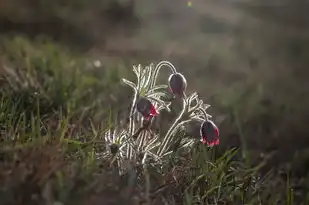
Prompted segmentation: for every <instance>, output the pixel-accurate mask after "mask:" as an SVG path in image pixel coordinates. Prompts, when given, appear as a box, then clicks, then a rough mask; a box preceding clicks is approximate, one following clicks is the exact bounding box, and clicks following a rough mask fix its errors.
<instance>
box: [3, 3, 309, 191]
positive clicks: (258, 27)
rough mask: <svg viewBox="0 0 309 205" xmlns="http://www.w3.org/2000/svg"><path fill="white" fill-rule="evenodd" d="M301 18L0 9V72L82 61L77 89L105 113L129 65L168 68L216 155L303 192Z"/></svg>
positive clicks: (308, 110) (24, 6)
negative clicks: (237, 150) (286, 180)
mask: <svg viewBox="0 0 309 205" xmlns="http://www.w3.org/2000/svg"><path fill="white" fill-rule="evenodd" d="M308 10H309V1H307V0H280V1H279V0H272V1H267V0H191V1H190V2H189V1H187V0H168V1H166V0H104V1H102V0H101V1H100V0H65V1H64V0H53V1H51V0H1V1H0V38H1V39H0V43H1V48H0V49H1V50H0V70H1V72H5V71H6V69H5V68H6V66H9V65H10V66H11V67H15V68H16V69H17V70H18V69H19V67H22V66H21V65H25V62H28V61H27V60H29V58H28V57H27V56H36V57H38V58H40V59H41V60H42V59H45V58H46V59H47V60H48V59H50V58H52V59H53V62H56V63H54V64H53V66H54V67H57V69H60V70H61V69H62V70H63V69H66V68H68V67H70V68H71V66H69V64H67V63H63V62H62V60H63V61H64V60H66V59H64V58H67V59H71V58H73V57H72V56H74V59H77V60H80V59H84V58H87V59H91V61H93V62H96V63H95V66H92V68H91V69H86V68H88V67H87V66H86V65H88V64H85V66H84V67H83V66H81V65H84V64H80V67H83V68H82V71H81V73H80V74H82V75H84V76H87V72H89V73H92V74H95V75H93V76H95V77H97V79H90V77H89V76H88V77H89V78H88V79H87V80H88V81H87V83H85V84H83V85H84V86H85V87H86V88H88V87H92V88H93V84H95V83H93V81H95V80H97V81H98V83H99V84H101V85H103V86H102V87H101V88H102V89H101V88H100V89H96V90H95V91H93V93H92V95H94V96H98V97H102V98H104V100H102V99H101V101H100V103H105V105H106V107H108V108H109V107H110V104H113V105H114V106H115V105H116V106H115V107H117V106H119V107H123V105H124V103H123V100H128V101H129V100H130V99H128V94H127V93H128V92H126V91H123V87H122V86H121V85H118V84H119V79H120V78H121V77H124V75H131V69H132V67H131V66H132V64H136V63H142V64H144V65H148V64H150V63H151V62H154V63H155V62H158V61H160V60H168V61H171V62H172V63H173V64H174V65H175V66H176V67H177V68H178V69H179V70H180V71H181V72H182V73H184V74H185V75H186V77H187V81H188V87H189V91H194V90H197V91H198V93H199V94H200V95H201V97H202V98H203V99H204V100H205V102H207V103H209V104H211V105H212V107H211V109H210V110H211V111H210V112H211V113H212V114H213V115H214V116H215V120H216V121H217V123H218V124H219V126H220V128H221V133H222V134H221V136H222V143H223V145H222V146H221V149H223V150H224V149H226V148H227V147H234V146H237V147H241V148H243V150H245V152H244V153H245V154H247V155H248V156H250V158H251V160H253V161H255V160H256V161H260V160H262V159H264V158H267V159H268V161H267V163H268V168H274V167H275V168H276V169H277V170H279V172H280V170H289V171H292V173H293V176H294V179H295V183H296V184H298V186H299V187H301V189H302V190H305V189H307V188H308V187H307V186H309V177H308V176H307V175H308V171H309V129H308V123H309V106H308V105H309V86H308V77H309V75H308V74H309V71H308V68H309V67H308V66H309V12H308ZM55 53H57V55H56V54H55ZM55 56H56V57H55ZM55 58H57V59H56V60H55ZM30 60H31V62H33V64H31V66H32V67H33V68H35V65H36V64H35V63H34V62H37V59H32V58H31V59H30ZM99 62H100V63H99ZM44 65H45V64H44ZM84 68H85V69H84ZM44 72H45V71H44ZM61 72H62V71H61ZM63 72H67V71H63ZM70 72H71V71H70ZM98 73H100V74H98ZM37 77H38V78H40V75H38V76H37ZM63 78H64V80H67V79H68V78H70V74H66V75H64V77H63ZM97 81H96V82H97ZM83 82H84V81H83ZM89 82H92V83H93V84H91V83H89ZM51 85H52V84H49V85H48V86H51ZM87 86H88V87H87ZM46 88H47V87H46ZM64 96H65V95H64ZM103 96H104V97H103ZM61 99H65V98H61ZM81 99H85V97H81ZM57 102H58V101H57ZM61 102H62V101H60V102H59V103H61ZM124 109H125V108H124ZM102 112H103V111H102ZM95 114H97V112H96V113H95ZM101 114H102V115H104V113H101ZM93 115H94V114H93ZM98 118H99V116H98ZM269 154H271V156H270V155H269ZM268 156H270V157H268ZM279 172H278V173H279Z"/></svg>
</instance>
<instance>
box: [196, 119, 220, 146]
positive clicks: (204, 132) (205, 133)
mask: <svg viewBox="0 0 309 205" xmlns="http://www.w3.org/2000/svg"><path fill="white" fill-rule="evenodd" d="M200 135H201V138H202V142H203V144H207V145H208V146H209V147H213V146H215V145H218V144H219V143H220V139H219V129H218V127H217V126H216V125H215V123H214V122H213V121H211V120H205V121H204V122H203V123H202V124H201V128H200Z"/></svg>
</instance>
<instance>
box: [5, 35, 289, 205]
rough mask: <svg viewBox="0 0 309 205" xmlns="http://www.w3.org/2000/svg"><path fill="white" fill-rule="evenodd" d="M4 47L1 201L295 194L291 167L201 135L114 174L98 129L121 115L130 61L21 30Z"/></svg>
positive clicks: (275, 198)
mask: <svg viewBox="0 0 309 205" xmlns="http://www.w3.org/2000/svg"><path fill="white" fill-rule="evenodd" d="M1 53H2V55H1V86H2V89H1V98H0V123H1V124H0V125H1V144H0V159H1V160H0V170H1V173H0V184H1V188H0V198H1V204H55V203H56V202H58V203H59V204H101V203H103V202H104V203H103V204H129V202H130V203H131V202H132V203H146V204H186V205H189V204H252V205H254V204H293V201H294V200H293V189H292V188H291V186H290V179H289V177H288V178H287V185H288V186H286V182H285V181H284V180H282V179H281V178H280V177H277V176H276V175H275V174H276V172H268V173H267V174H263V175H261V173H260V172H259V171H260V169H261V168H262V167H263V166H264V163H265V162H264V161H260V162H258V163H255V165H254V166H253V164H252V163H251V162H250V161H249V160H248V159H247V158H246V155H243V156H240V157H239V154H240V150H238V149H235V148H232V149H225V150H222V149H220V150H218V149H217V148H207V147H205V146H203V145H201V144H199V143H197V144H195V145H194V146H193V147H192V148H191V149H189V150H188V149H187V150H180V151H176V152H174V153H173V154H172V155H170V156H169V157H168V158H167V159H166V161H165V163H164V165H163V166H162V165H159V164H156V163H152V164H151V165H150V166H149V167H148V168H147V169H143V167H141V165H139V164H133V166H132V167H131V168H130V169H128V170H129V172H127V173H125V174H122V175H119V172H118V171H117V169H118V168H117V166H115V163H114V161H115V157H114V156H113V155H112V154H111V153H110V151H109V147H108V146H107V145H106V143H105V142H104V137H105V136H106V135H109V133H110V132H109V131H110V130H111V129H113V127H115V126H117V127H119V126H120V127H121V125H120V124H117V123H121V121H125V120H123V119H122V120H121V119H120V120H118V121H115V120H116V119H115V116H116V115H115V113H117V111H118V110H120V109H118V108H120V107H122V106H123V103H121V102H124V101H122V100H125V99H126V97H127V96H125V97H124V96H122V95H124V93H126V92H125V91H123V89H126V88H125V87H124V86H123V85H121V84H120V83H119V82H120V81H119V80H120V78H122V77H127V76H130V75H131V74H130V73H128V70H130V69H124V67H123V63H121V62H117V63H118V64H114V65H110V66H114V67H110V68H100V69H99V68H95V67H94V66H93V63H92V62H93V60H91V59H90V58H89V57H81V56H80V55H79V54H76V53H72V51H69V50H66V49H65V48H62V47H61V46H58V45H56V44H54V43H52V42H50V41H41V40H37V41H34V42H30V41H28V40H27V39H25V38H21V37H18V38H12V39H5V40H3V41H1ZM126 66H131V65H126ZM128 92H130V90H128ZM128 92H127V93H128ZM111 93H112V94H113V98H115V99H114V101H115V102H118V104H117V103H115V102H114V101H112V99H111V97H110V95H111ZM128 103H129V101H128ZM112 105H113V106H112ZM117 106H118V107H117ZM111 107H112V109H111ZM121 109H122V108H121ZM114 122H116V124H115V123H114ZM239 132H240V131H239ZM179 137H180V136H179Z"/></svg>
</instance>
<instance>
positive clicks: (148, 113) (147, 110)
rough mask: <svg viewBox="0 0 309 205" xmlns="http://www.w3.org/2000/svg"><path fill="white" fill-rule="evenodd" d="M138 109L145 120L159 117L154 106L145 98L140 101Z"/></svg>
mask: <svg viewBox="0 0 309 205" xmlns="http://www.w3.org/2000/svg"><path fill="white" fill-rule="evenodd" d="M136 109H137V111H138V112H139V113H141V114H142V116H143V117H144V118H145V120H149V119H150V118H151V117H153V116H157V115H159V113H158V111H157V109H156V108H155V107H154V105H153V104H152V103H151V102H150V100H148V99H147V98H145V97H141V98H140V99H139V100H138V102H137V104H136Z"/></svg>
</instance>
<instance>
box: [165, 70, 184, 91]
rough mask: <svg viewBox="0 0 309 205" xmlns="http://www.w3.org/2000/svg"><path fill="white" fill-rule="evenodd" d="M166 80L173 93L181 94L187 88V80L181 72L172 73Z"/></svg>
mask: <svg viewBox="0 0 309 205" xmlns="http://www.w3.org/2000/svg"><path fill="white" fill-rule="evenodd" d="M168 82H169V87H170V90H171V92H172V93H173V94H175V95H179V96H183V94H184V92H185V90H186V88H187V80H186V78H185V77H184V76H183V75H182V74H181V73H175V74H172V75H171V76H170V77H169V79H168Z"/></svg>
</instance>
